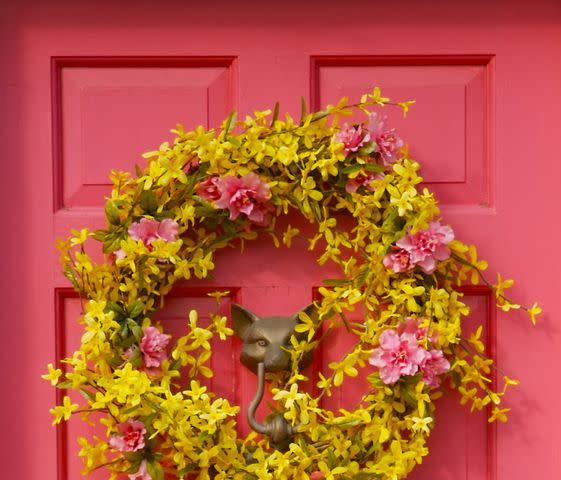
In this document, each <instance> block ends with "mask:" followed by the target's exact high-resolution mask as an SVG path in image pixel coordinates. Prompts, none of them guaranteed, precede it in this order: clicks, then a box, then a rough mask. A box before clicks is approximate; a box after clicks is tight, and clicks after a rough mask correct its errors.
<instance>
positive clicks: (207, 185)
mask: <svg viewBox="0 0 561 480" xmlns="http://www.w3.org/2000/svg"><path fill="white" fill-rule="evenodd" d="M217 180H218V177H208V178H207V179H206V180H204V181H202V182H201V183H199V185H198V186H197V195H199V197H202V198H204V199H205V200H208V201H209V202H214V201H216V200H218V199H219V198H220V190H218V185H217V184H216V182H217Z"/></svg>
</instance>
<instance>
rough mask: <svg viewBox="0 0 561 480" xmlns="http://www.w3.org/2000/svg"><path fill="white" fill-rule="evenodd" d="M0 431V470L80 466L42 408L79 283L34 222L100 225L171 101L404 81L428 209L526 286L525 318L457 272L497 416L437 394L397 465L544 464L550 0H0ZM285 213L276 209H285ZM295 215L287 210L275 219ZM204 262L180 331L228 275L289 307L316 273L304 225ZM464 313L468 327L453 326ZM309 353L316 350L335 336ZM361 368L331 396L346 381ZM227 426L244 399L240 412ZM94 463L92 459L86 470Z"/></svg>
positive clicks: (56, 478) (338, 398)
mask: <svg viewBox="0 0 561 480" xmlns="http://www.w3.org/2000/svg"><path fill="white" fill-rule="evenodd" d="M0 26H1V27H0V38H1V41H0V52H1V56H2V72H1V78H2V80H1V82H2V83H1V95H2V96H1V97H0V98H1V99H2V103H1V104H2V124H1V126H2V129H1V133H0V134H1V139H2V153H3V160H2V167H3V176H2V179H3V182H2V188H1V189H0V192H1V195H2V203H1V205H2V207H3V208H2V211H3V223H4V228H6V229H7V232H5V233H4V234H3V235H2V237H1V240H0V241H1V243H2V247H3V248H2V252H3V255H4V259H3V268H2V271H3V276H2V284H1V285H2V288H1V289H0V292H1V293H0V294H1V296H2V307H3V315H2V318H3V323H4V326H3V343H2V349H1V355H2V366H3V369H4V373H3V385H2V390H3V395H2V402H3V405H2V406H3V409H2V412H3V421H2V425H3V432H2V433H3V434H2V435H1V437H0V438H1V439H2V440H1V442H2V448H1V451H2V464H1V467H0V468H1V470H2V475H1V476H2V478H13V479H24V480H39V479H43V480H67V479H70V480H75V479H78V478H80V476H79V470H80V468H81V464H80V461H79V460H78V459H77V458H76V452H77V450H78V446H77V444H76V441H75V438H76V435H77V434H78V432H79V431H83V430H84V427H83V426H81V425H78V423H74V422H71V423H70V424H69V425H68V427H62V428H59V429H58V430H57V429H55V428H54V427H51V416H50V414H49V413H48V410H49V408H50V407H51V406H53V405H54V403H55V402H56V397H55V396H56V392H55V391H54V389H52V388H51V387H50V386H49V385H48V384H46V382H43V381H41V380H40V375H41V374H42V373H44V371H45V368H46V367H45V365H46V364H47V363H48V362H55V361H56V360H58V359H60V358H61V357H63V356H65V355H66V354H68V353H70V352H72V351H73V350H74V349H75V348H76V347H77V342H78V340H79V337H80V329H79V327H78V326H77V325H76V324H75V319H76V317H77V316H78V311H79V302H78V299H77V298H76V296H75V295H74V294H73V293H72V291H71V289H70V288H69V285H68V283H67V281H66V279H65V278H64V276H63V275H62V274H61V273H60V271H59V265H58V258H57V253H56V251H55V249H54V243H55V238H56V237H57V236H66V235H67V234H68V232H69V231H70V229H72V228H81V227H83V226H89V227H90V228H92V229H93V228H99V227H101V226H103V207H102V205H103V203H104V199H103V197H104V195H106V194H107V193H108V191H109V186H108V184H109V182H108V179H107V178H108V174H109V172H110V170H111V169H112V168H116V169H125V170H133V169H134V164H135V163H139V162H142V159H141V158H140V154H141V153H143V152H145V151H148V150H153V149H154V148H155V147H157V146H158V145H159V143H160V142H162V141H164V140H168V139H170V138H171V135H170V134H169V133H168V132H169V129H171V128H173V127H174V126H175V124H176V123H178V122H180V123H183V124H184V125H185V127H186V128H187V129H191V128H194V127H196V126H197V125H198V124H203V125H205V126H216V125H218V122H219V121H220V120H221V119H222V118H224V117H225V116H226V115H227V114H228V112H229V111H230V110H231V109H232V108H236V109H238V110H239V111H240V112H241V114H242V115H243V114H245V113H246V112H252V111H254V110H256V109H263V108H267V107H270V106H271V105H273V104H274V103H275V101H277V100H278V101H279V102H280V104H281V110H287V111H289V112H292V113H294V114H296V113H298V112H299V109H300V97H301V96H302V95H303V96H304V97H306V98H307V99H308V100H309V103H310V104H311V105H312V107H314V108H319V107H320V106H323V105H325V104H327V103H332V102H334V101H336V100H337V99H338V98H339V97H341V96H343V95H348V96H350V97H351V99H353V98H356V97H357V96H358V95H359V94H360V93H364V92H367V91H371V89H372V87H373V86H374V85H378V86H380V87H381V88H382V91H383V93H385V94H387V95H388V96H390V97H396V98H399V99H410V98H413V99H416V100H417V103H416V104H415V106H414V107H413V108H412V110H411V113H410V115H409V117H408V119H407V120H403V119H402V118H400V117H399V116H398V115H393V114H392V113H391V112H388V113H389V114H390V117H391V121H392V122H394V124H395V126H396V127H397V128H398V130H399V132H400V134H401V136H402V137H403V138H404V139H406V141H407V142H408V143H409V144H410V152H411V154H412V156H413V158H415V159H417V160H418V161H419V162H420V163H421V164H422V166H423V170H422V172H421V173H422V175H423V177H424V178H425V180H426V185H427V186H428V187H429V188H431V189H432V190H433V191H434V192H435V194H436V195H437V197H438V198H439V200H440V202H441V205H442V214H443V219H444V222H445V223H449V224H451V225H452V226H453V227H454V229H455V231H456V234H457V236H458V237H459V238H461V239H462V240H464V241H465V242H466V243H475V244H476V245H478V246H479V250H480V255H481V257H483V258H486V259H488V260H489V262H490V263H491V270H490V272H489V276H490V277H491V278H492V279H494V278H495V274H496V272H497V271H500V272H501V273H503V274H504V275H505V276H507V277H509V278H515V279H516V280H517V283H516V286H515V288H514V289H513V296H515V297H516V298H518V299H520V301H521V302H523V303H526V304H528V303H530V304H531V302H532V301H533V300H534V299H536V298H537V299H539V300H540V302H541V305H542V308H543V310H544V312H545V313H544V315H543V316H542V317H540V325H539V328H537V329H535V330H532V327H531V325H530V324H529V322H528V321H527V320H526V318H525V316H523V315H522V314H521V315H517V314H513V315H510V316H509V318H508V319H504V318H503V315H502V314H501V313H495V310H494V305H493V301H492V299H491V298H490V297H489V292H488V291H487V290H485V289H484V288H474V289H471V290H467V291H465V293H466V296H467V297H468V303H469V304H470V305H471V306H472V318H471V320H470V323H473V324H476V323H477V322H483V323H484V324H485V325H486V327H487V342H488V345H489V347H490V348H491V350H492V351H493V352H494V354H495V356H496V358H497V362H498V364H499V366H500V367H501V368H502V369H503V370H505V371H506V372H508V373H509V374H511V376H514V377H516V378H518V379H520V381H521V386H520V387H519V388H517V389H515V390H513V391H512V392H511V395H510V397H509V399H508V405H507V406H508V407H510V408H512V412H511V420H510V421H509V422H508V423H507V424H500V425H498V426H495V425H490V424H488V423H487V421H486V418H485V416H484V415H482V414H475V413H474V414H470V413H469V412H468V411H467V410H466V409H463V408H461V407H460V406H459V405H458V398H456V397H455V396H453V395H452V396H451V397H449V398H446V399H442V400H441V401H440V403H439V405H438V406H439V410H438V415H439V416H438V418H437V427H436V429H435V432H434V434H433V437H432V438H431V441H430V446H431V448H432V451H431V454H430V455H429V457H428V458H427V459H426V461H425V463H424V464H423V465H422V466H420V467H418V469H417V470H416V471H415V473H414V475H413V476H412V478H414V479H417V480H421V479H429V478H433V479H434V478H436V479H443V480H452V479H453V480H495V479H496V480H507V479H509V480H518V479H520V480H523V479H527V478H544V479H555V478H561V464H560V463H559V453H561V452H560V449H559V445H561V428H560V427H561V420H560V419H559V415H558V406H559V398H560V394H561V387H560V386H559V382H558V381H557V378H558V375H559V373H558V363H559V362H558V356H559V351H560V350H561V334H560V330H559V328H558V327H556V326H555V324H556V323H557V322H556V319H557V318H559V316H560V314H561V306H560V304H559V301H558V298H557V297H558V290H559V277H560V275H559V274H560V273H561V272H560V270H561V268H560V267H561V261H560V260H559V255H558V254H557V245H556V243H557V241H556V240H557V238H558V237H559V234H560V233H561V232H560V227H559V205H560V202H561V195H560V193H559V182H560V179H561V166H560V163H559V162H558V161H557V159H556V150H555V142H556V139H557V137H558V131H559V128H560V127H561V55H560V53H561V52H560V49H561V4H560V3H559V2H558V1H555V0H552V1H544V0H536V1H535V2H532V3H530V2H521V1H510V2H483V1H481V2H480V1H475V2H474V1H470V2H467V1H466V2H413V1H411V2H403V1H401V2H377V1H369V2H367V1H351V2H329V1H328V2H325V1H324V2H320V1H310V2H292V1H285V2H227V1H215V2H207V3H206V4H204V3H200V4H196V5H195V4H194V2H188V1H183V2H179V1H178V2H171V1H167V2H144V1H142V2H105V1H103V2H76V1H74V2H70V1H52V2H40V1H37V2H33V1H31V0H26V1H19V2H7V1H6V2H2V5H1V6H0ZM289 220H291V221H292V222H294V221H297V220H295V219H289ZM293 224H294V223H293ZM217 265H218V268H217V270H216V273H215V279H214V281H213V282H199V283H186V284H184V285H181V286H180V287H179V288H177V289H175V290H174V292H173V293H172V295H171V298H170V301H169V302H168V304H167V307H166V308H165V309H164V311H162V312H161V313H160V316H161V319H162V320H163V322H164V324H165V325H166V328H168V329H169V330H170V331H172V332H174V333H177V334H179V333H180V332H181V331H182V329H183V328H184V327H183V326H184V325H185V321H186V320H185V315H186V311H187V309H189V308H193V307H195V308H199V309H200V310H201V311H202V312H203V313H204V312H208V311H209V309H211V308H212V302H213V301H212V300H209V299H208V298H207V297H206V295H205V293H206V292H207V291H210V290H214V289H216V287H217V286H218V287H223V288H224V289H227V290H229V291H230V292H231V293H230V297H228V298H227V299H226V300H225V303H224V305H223V308H225V309H226V308H227V307H228V302H229V301H231V300H235V301H238V302H241V303H243V304H244V305H245V306H247V307H248V308H250V309H252V310H254V311H256V312H257V313H259V314H262V315H267V314H277V313H278V314H290V313H293V312H295V311H297V310H298V309H299V308H301V307H303V306H305V305H307V304H308V303H309V302H310V300H311V299H312V298H314V297H313V296H314V289H315V287H318V286H319V285H321V280H322V279H323V278H327V277H329V272H328V271H327V270H326V269H324V268H321V267H319V266H318V265H317V264H316V263H315V261H314V256H313V255H312V254H310V253H309V252H307V250H306V245H305V244H298V243H296V245H295V246H294V247H293V248H292V249H290V250H275V249H274V247H272V245H271V243H270V242H268V241H263V242H257V243H252V244H250V245H248V248H247V249H246V253H245V254H244V255H243V256H241V255H240V254H239V253H238V252H235V251H228V252H222V253H221V254H220V255H219V256H218V258H217ZM467 328H469V326H468V327H467ZM330 342H331V343H329V344H328V345H327V346H326V348H324V349H323V351H322V352H320V354H318V355H317V356H316V361H315V365H316V367H317V368H321V367H322V366H326V365H327V363H329V361H330V360H332V359H333V358H337V354H338V352H341V351H343V349H344V348H345V342H346V338H345V337H344V335H341V336H337V337H335V338H333V339H332V340H330ZM238 349H239V344H238V343H236V341H232V342H231V343H229V344H227V345H226V346H224V347H223V348H222V349H221V350H220V351H218V352H217V356H216V360H215V363H214V368H215V370H216V371H217V377H216V378H215V379H214V380H213V382H214V383H213V385H212V386H213V388H214V389H215V390H217V391H220V392H222V393H223V394H224V395H227V396H229V397H230V398H231V399H232V401H234V402H235V403H237V404H239V405H241V406H242V409H243V408H244V407H245V406H246V405H247V403H248V402H249V400H250V399H251V397H252V395H253V392H254V389H255V380H254V378H253V375H252V374H251V373H249V372H247V371H246V370H245V369H243V368H242V367H241V366H239V364H238V362H237V351H238ZM361 388H362V387H361V384H360V382H356V383H355V384H354V385H353V386H351V387H347V389H346V390H345V392H344V393H341V392H339V393H338V394H336V395H335V396H334V397H333V398H332V399H330V400H329V401H330V406H331V407H332V408H337V407H339V406H344V405H346V402H351V401H352V399H353V398H356V397H357V395H360V389H361ZM239 421H240V429H241V431H247V429H246V427H245V418H244V415H243V414H242V415H241V416H240V418H239ZM95 478H106V476H104V475H103V474H102V473H99V474H97V475H96V477H95Z"/></svg>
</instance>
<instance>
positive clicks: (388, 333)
mask: <svg viewBox="0 0 561 480" xmlns="http://www.w3.org/2000/svg"><path fill="white" fill-rule="evenodd" d="M379 343H380V346H381V347H382V348H383V349H384V350H395V349H397V348H399V345H400V343H401V342H400V338H399V335H398V334H397V332H396V331H395V330H391V329H390V330H384V331H383V332H382V334H381V335H380V339H379Z"/></svg>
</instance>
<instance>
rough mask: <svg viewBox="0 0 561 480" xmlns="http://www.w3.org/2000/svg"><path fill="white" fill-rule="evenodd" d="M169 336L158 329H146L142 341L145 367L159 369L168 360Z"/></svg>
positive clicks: (141, 348)
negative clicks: (163, 361)
mask: <svg viewBox="0 0 561 480" xmlns="http://www.w3.org/2000/svg"><path fill="white" fill-rule="evenodd" d="M168 343H169V335H164V334H163V333H160V331H159V330H158V329H157V328H156V327H146V328H145V329H144V336H143V337H142V340H141V341H140V351H141V352H142V354H143V355H144V365H145V366H146V367H147V368H151V367H159V366H160V364H161V363H162V360H164V359H165V358H166V347H167V346H168Z"/></svg>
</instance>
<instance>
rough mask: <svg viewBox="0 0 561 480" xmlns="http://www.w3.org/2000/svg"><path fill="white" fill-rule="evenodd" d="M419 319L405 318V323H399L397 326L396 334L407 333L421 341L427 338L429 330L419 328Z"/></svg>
mask: <svg viewBox="0 0 561 480" xmlns="http://www.w3.org/2000/svg"><path fill="white" fill-rule="evenodd" d="M419 323H420V322H419V319H418V318H413V317H407V318H406V319H405V321H403V322H401V323H400V324H399V325H398V326H397V333H398V334H400V335H401V334H402V333H409V334H411V335H413V336H414V337H415V338H416V339H417V340H422V339H424V338H426V337H427V334H428V331H429V329H428V328H426V327H424V328H420V327H419Z"/></svg>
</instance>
